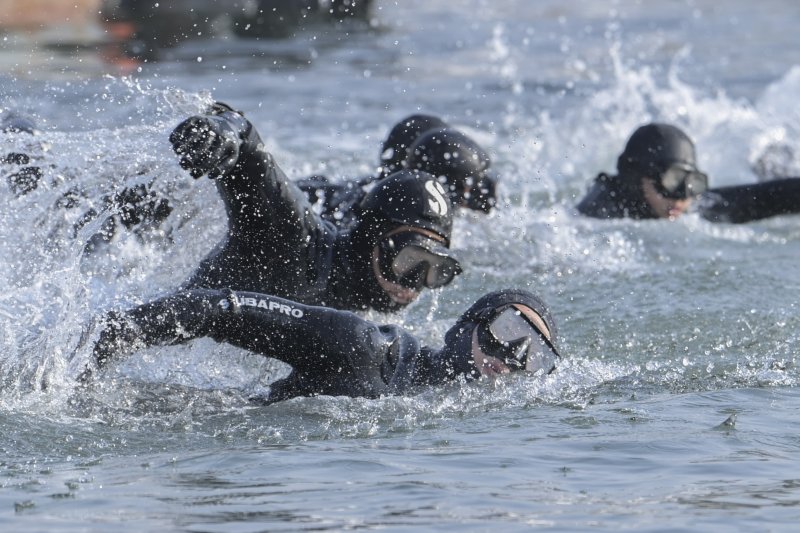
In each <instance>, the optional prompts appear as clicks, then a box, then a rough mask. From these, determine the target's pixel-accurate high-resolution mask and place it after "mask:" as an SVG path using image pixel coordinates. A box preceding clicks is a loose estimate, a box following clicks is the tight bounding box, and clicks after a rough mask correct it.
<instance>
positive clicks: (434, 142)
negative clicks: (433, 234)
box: [407, 128, 497, 213]
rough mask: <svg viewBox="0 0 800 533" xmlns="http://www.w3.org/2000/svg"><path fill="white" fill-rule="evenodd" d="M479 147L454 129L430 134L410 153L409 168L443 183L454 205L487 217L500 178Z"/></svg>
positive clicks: (424, 134)
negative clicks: (421, 171)
mask: <svg viewBox="0 0 800 533" xmlns="http://www.w3.org/2000/svg"><path fill="white" fill-rule="evenodd" d="M491 164H492V161H491V159H490V158H489V155H488V154H487V153H486V152H485V151H484V150H483V148H481V147H480V146H479V145H478V143H476V142H475V141H474V140H473V139H471V138H469V137H468V136H467V135H465V134H464V133H462V132H460V131H458V130H455V129H453V128H441V129H437V130H430V131H427V132H425V133H423V134H422V135H420V136H419V137H418V138H417V140H416V141H415V142H414V144H413V145H412V146H411V148H410V149H409V153H408V161H407V166H408V168H411V169H419V170H424V171H425V172H428V173H430V174H433V175H434V176H436V178H437V179H440V180H441V182H442V183H443V184H444V186H445V187H446V188H447V192H448V194H449V195H450V200H451V201H452V202H453V205H456V206H460V207H467V208H469V209H474V210H476V211H483V212H484V213H488V212H489V211H490V210H491V209H492V207H493V206H494V204H495V188H496V183H497V178H496V177H495V176H494V175H493V174H492V173H491V171H490V170H489V167H490V166H491Z"/></svg>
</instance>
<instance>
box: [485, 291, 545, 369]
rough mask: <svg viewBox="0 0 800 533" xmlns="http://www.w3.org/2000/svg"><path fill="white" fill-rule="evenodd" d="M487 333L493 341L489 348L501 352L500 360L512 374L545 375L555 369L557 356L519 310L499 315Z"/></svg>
mask: <svg viewBox="0 0 800 533" xmlns="http://www.w3.org/2000/svg"><path fill="white" fill-rule="evenodd" d="M488 330H489V333H490V334H491V336H492V337H493V339H494V343H492V344H495V346H496V347H497V348H498V350H500V351H502V352H503V356H502V357H501V358H502V359H503V360H504V362H505V363H506V365H508V367H509V368H510V369H511V370H512V371H515V370H523V369H524V370H527V371H529V372H534V373H545V374H547V373H549V372H551V371H552V370H553V368H555V364H556V361H557V359H558V355H557V354H556V353H555V351H554V350H553V348H552V347H551V346H550V344H549V343H548V342H547V340H546V339H545V338H544V336H543V335H542V333H541V332H540V331H539V329H538V328H536V326H534V325H533V324H531V322H529V321H528V319H527V318H525V316H524V315H523V314H522V313H521V312H520V311H519V310H517V309H515V308H513V307H509V308H507V309H505V310H503V311H501V312H500V313H499V314H498V315H497V316H496V318H495V319H494V320H492V322H491V323H490V324H489V327H488ZM498 345H499V346H498ZM483 349H484V350H486V349H487V348H483ZM496 353H499V352H498V351H496Z"/></svg>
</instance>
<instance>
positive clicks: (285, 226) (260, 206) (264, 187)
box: [216, 111, 325, 249]
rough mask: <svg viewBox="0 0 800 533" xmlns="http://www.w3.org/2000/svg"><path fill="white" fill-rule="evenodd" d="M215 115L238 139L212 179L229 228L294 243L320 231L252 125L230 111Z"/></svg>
mask: <svg viewBox="0 0 800 533" xmlns="http://www.w3.org/2000/svg"><path fill="white" fill-rule="evenodd" d="M218 117H219V118H221V119H223V120H225V121H227V122H228V124H229V125H230V127H231V128H232V129H234V130H235V131H236V133H237V135H238V136H239V138H240V139H241V144H240V146H239V157H238V159H237V161H236V164H235V165H234V167H233V168H232V169H231V170H230V171H228V172H226V173H224V174H223V175H222V176H220V177H219V178H217V180H216V185H217V189H218V190H219V193H220V195H221V196H222V200H223V202H224V203H225V209H226V211H227V215H228V224H229V228H230V231H231V233H233V234H234V235H253V236H255V237H257V238H258V237H261V238H266V239H268V240H270V241H272V242H274V243H275V244H276V245H281V246H285V247H287V248H290V249H296V248H298V247H303V246H305V245H306V244H307V241H308V237H309V235H311V234H314V233H317V232H321V231H324V229H325V228H324V226H323V222H322V220H321V219H320V218H319V217H318V216H317V215H315V214H314V213H313V212H312V210H311V204H310V203H309V201H308V198H307V197H306V195H305V194H304V193H303V192H302V191H301V190H300V189H299V188H298V187H297V186H296V185H295V184H294V183H293V182H291V181H290V180H289V179H288V178H287V177H286V175H285V174H284V172H283V170H281V168H280V167H279V166H278V164H277V163H276V162H275V159H274V158H273V156H272V154H270V153H269V152H267V150H266V149H265V147H264V142H263V141H262V140H261V137H260V136H259V134H258V132H257V131H256V130H255V128H254V127H253V125H252V124H251V123H250V122H249V121H247V120H246V119H245V118H244V117H243V116H242V115H240V114H239V113H236V112H234V111H227V112H224V113H222V114H220V115H218Z"/></svg>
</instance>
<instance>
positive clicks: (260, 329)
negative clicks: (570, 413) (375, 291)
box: [80, 289, 561, 403]
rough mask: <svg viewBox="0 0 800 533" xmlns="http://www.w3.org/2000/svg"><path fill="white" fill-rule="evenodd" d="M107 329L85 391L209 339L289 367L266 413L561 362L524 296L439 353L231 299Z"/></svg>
mask: <svg viewBox="0 0 800 533" xmlns="http://www.w3.org/2000/svg"><path fill="white" fill-rule="evenodd" d="M103 324H104V326H103V328H104V329H102V331H101V333H100V336H99V339H98V340H97V343H96V344H95V346H94V351H93V354H94V362H93V363H92V364H91V365H90V366H89V367H87V370H86V371H85V372H84V373H83V374H82V375H81V377H80V380H81V381H82V382H87V381H88V380H89V379H90V378H91V376H92V375H93V374H94V373H95V372H96V371H97V370H99V369H102V368H103V367H105V366H106V365H107V364H109V363H111V362H114V361H117V360H120V359H121V358H122V357H124V356H125V355H127V354H130V353H132V352H134V351H136V350H138V349H142V348H144V347H148V346H154V345H176V344H185V343H188V342H189V341H191V340H192V339H197V338H200V337H208V338H211V339H214V340H215V341H217V342H220V343H226V344H230V345H233V346H237V347H240V348H244V349H246V350H249V351H251V352H254V353H256V354H260V355H263V356H266V357H272V358H275V359H278V360H280V361H283V362H284V363H287V364H288V365H290V366H291V367H292V371H291V373H290V374H289V376H288V377H286V378H284V379H281V380H278V381H276V382H274V383H273V384H272V386H271V388H270V392H269V395H268V396H266V397H265V398H260V399H259V401H262V402H263V403H272V402H277V401H281V400H286V399H289V398H293V397H297V396H315V395H331V396H362V397H368V398H375V397H378V396H382V395H386V394H403V393H410V392H413V390H414V389H415V388H416V387H418V386H422V385H437V384H441V383H445V382H448V381H453V380H457V379H465V380H467V381H469V380H473V379H476V378H479V377H481V376H496V375H500V374H505V373H509V372H516V371H526V372H529V373H530V374H532V375H546V374H549V373H551V372H552V371H553V370H554V369H555V367H556V364H557V363H558V361H559V360H560V359H561V356H560V354H559V350H558V347H557V345H558V336H557V332H556V323H555V321H554V320H553V318H552V316H551V315H550V312H549V310H548V308H547V306H546V305H545V304H544V303H543V302H542V301H541V300H540V299H539V298H537V297H536V296H534V295H533V294H531V293H529V292H527V291H522V290H502V291H496V292H492V293H489V294H487V295H485V296H483V297H481V298H480V299H479V300H478V301H477V302H475V303H474V304H473V305H472V306H471V307H470V308H469V309H468V310H467V311H466V312H465V313H464V314H463V315H461V317H460V318H459V319H458V321H457V322H456V323H455V325H453V326H452V327H451V328H450V329H449V331H448V332H447V334H446V335H445V339H444V347H443V348H441V349H438V350H437V349H433V348H430V347H427V346H423V345H421V343H420V341H419V340H418V339H417V338H416V337H414V336H413V335H411V333H409V332H408V331H406V330H404V329H403V328H401V327H399V326H396V325H379V324H376V323H374V322H370V321H367V320H364V319H362V318H360V317H358V316H357V315H355V314H353V313H351V312H347V311H337V310H334V309H330V308H326V307H315V306H308V305H303V304H300V303H297V302H292V301H290V300H285V299H282V298H276V297H274V296H267V295H263V294H258V293H251V292H239V291H229V290H208V289H197V290H189V291H180V292H177V293H175V294H173V295H171V296H167V297H164V298H160V299H157V300H155V301H153V302H150V303H147V304H144V305H141V306H139V307H136V308H134V309H131V310H129V311H126V312H122V313H118V312H112V313H110V314H109V315H107V316H106V317H105V319H104V320H103Z"/></svg>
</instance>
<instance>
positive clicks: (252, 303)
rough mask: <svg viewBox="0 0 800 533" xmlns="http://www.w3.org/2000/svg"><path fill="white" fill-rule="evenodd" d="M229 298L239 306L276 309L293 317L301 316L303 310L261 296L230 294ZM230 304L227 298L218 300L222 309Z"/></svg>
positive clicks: (268, 309)
mask: <svg viewBox="0 0 800 533" xmlns="http://www.w3.org/2000/svg"><path fill="white" fill-rule="evenodd" d="M231 298H233V299H235V301H236V305H239V306H245V305H246V306H248V307H258V308H260V309H266V310H267V311H277V312H278V313H283V314H284V315H287V316H291V317H294V318H302V317H303V311H302V309H297V308H296V307H292V306H290V305H286V304H282V303H279V302H273V301H271V300H265V299H263V298H253V297H252V296H239V295H237V294H231ZM230 304H231V301H230V300H229V299H227V298H226V299H225V300H220V302H219V305H220V306H221V307H222V308H223V309H227V308H228V307H229V306H230Z"/></svg>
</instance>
